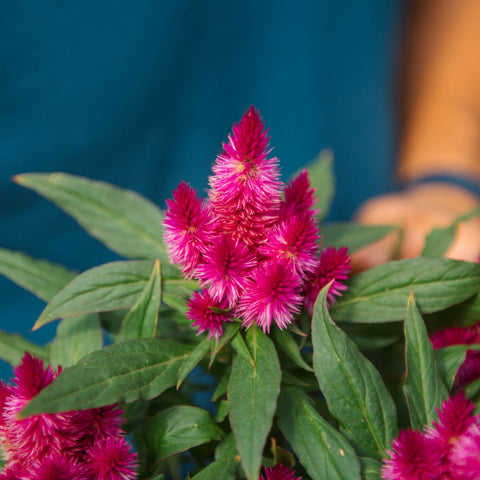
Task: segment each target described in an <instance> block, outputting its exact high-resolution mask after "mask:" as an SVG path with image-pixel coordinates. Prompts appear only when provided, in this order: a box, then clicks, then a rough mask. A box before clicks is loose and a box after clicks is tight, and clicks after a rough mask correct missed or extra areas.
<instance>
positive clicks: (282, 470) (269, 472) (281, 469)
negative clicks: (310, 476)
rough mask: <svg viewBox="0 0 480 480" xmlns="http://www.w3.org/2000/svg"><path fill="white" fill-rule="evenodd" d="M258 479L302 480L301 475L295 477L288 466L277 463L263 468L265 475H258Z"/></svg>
mask: <svg viewBox="0 0 480 480" xmlns="http://www.w3.org/2000/svg"><path fill="white" fill-rule="evenodd" d="M260 480H302V477H296V476H295V472H294V471H293V470H292V469H291V468H290V467H287V466H286V465H281V464H280V463H279V464H277V465H275V466H274V467H273V468H265V477H264V476H263V475H260Z"/></svg>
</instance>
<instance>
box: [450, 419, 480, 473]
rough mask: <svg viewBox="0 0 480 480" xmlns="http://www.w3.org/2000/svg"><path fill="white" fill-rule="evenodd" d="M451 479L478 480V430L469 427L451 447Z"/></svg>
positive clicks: (479, 429)
mask: <svg viewBox="0 0 480 480" xmlns="http://www.w3.org/2000/svg"><path fill="white" fill-rule="evenodd" d="M449 459H450V463H451V467H450V471H451V478H452V479H458V480H478V479H479V478H480V428H479V427H478V425H473V426H472V427H470V428H469V429H468V430H467V432H465V434H464V435H462V436H461V437H460V438H459V439H458V440H457V441H456V442H455V444H454V445H453V446H452V449H451V453H450V457H449Z"/></svg>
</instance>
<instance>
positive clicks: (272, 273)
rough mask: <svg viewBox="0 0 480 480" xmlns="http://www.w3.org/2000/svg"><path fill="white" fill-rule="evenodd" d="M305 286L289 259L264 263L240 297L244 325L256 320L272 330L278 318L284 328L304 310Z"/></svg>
mask: <svg viewBox="0 0 480 480" xmlns="http://www.w3.org/2000/svg"><path fill="white" fill-rule="evenodd" d="M301 286H302V281H301V278H300V277H299V276H298V275H297V274H296V273H295V272H294V270H293V269H292V268H291V266H290V265H289V264H287V263H286V262H282V261H267V262H263V263H261V264H260V265H259V266H258V267H257V268H256V269H255V270H254V271H253V273H252V279H251V281H250V282H249V284H248V286H247V288H246V290H245V292H244V293H243V294H242V295H241V297H240V301H239V304H238V309H237V313H238V314H239V315H240V316H241V317H242V318H243V325H244V326H245V327H249V326H250V325H252V324H253V323H256V324H257V325H258V326H259V327H261V328H262V330H263V331H264V332H270V325H271V324H272V321H275V323H276V324H277V325H278V327H279V328H280V329H283V328H285V327H286V326H287V325H288V324H289V323H291V322H292V320H293V315H294V314H295V313H299V311H300V305H301V303H302V296H301V295H300V290H301Z"/></svg>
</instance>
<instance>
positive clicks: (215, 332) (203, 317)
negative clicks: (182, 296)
mask: <svg viewBox="0 0 480 480" xmlns="http://www.w3.org/2000/svg"><path fill="white" fill-rule="evenodd" d="M187 307H188V312H187V318H189V319H190V320H192V321H193V325H194V326H196V327H198V333H202V332H205V331H208V338H212V337H214V338H219V337H221V336H222V335H223V323H224V322H229V321H231V320H232V316H231V314H230V313H223V312H219V311H218V310H226V309H227V308H228V304H227V302H226V301H222V302H218V301H215V300H213V299H212V297H211V296H210V293H209V292H208V290H201V291H200V292H194V293H193V295H192V297H191V298H190V300H189V301H188V302H187Z"/></svg>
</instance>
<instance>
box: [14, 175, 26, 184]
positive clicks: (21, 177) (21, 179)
mask: <svg viewBox="0 0 480 480" xmlns="http://www.w3.org/2000/svg"><path fill="white" fill-rule="evenodd" d="M12 182H13V183H16V184H18V185H23V184H24V183H25V180H24V174H22V173H19V174H17V175H14V176H13V177H12Z"/></svg>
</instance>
